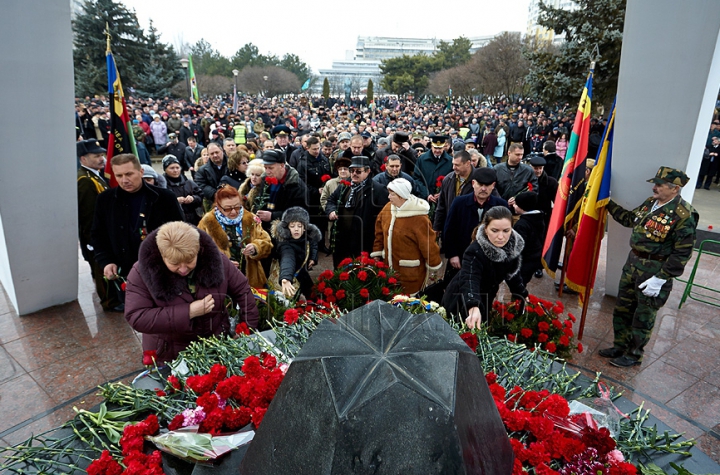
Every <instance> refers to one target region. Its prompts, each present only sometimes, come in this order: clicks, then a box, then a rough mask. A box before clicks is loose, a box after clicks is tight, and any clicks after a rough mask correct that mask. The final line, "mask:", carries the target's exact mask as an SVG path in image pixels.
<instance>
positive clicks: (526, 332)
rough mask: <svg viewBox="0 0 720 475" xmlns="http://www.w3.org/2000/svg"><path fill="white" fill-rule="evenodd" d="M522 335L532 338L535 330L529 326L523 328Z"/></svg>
mask: <svg viewBox="0 0 720 475" xmlns="http://www.w3.org/2000/svg"><path fill="white" fill-rule="evenodd" d="M520 335H522V337H523V338H530V337H531V336H533V331H532V330H530V329H529V328H523V329H522V330H520Z"/></svg>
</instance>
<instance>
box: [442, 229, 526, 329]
mask: <svg viewBox="0 0 720 475" xmlns="http://www.w3.org/2000/svg"><path fill="white" fill-rule="evenodd" d="M524 246H525V242H524V241H523V238H522V237H521V236H520V235H519V234H518V233H517V232H515V231H514V230H513V233H512V235H511V237H510V239H509V240H508V242H507V244H505V246H503V247H497V246H495V245H493V244H492V243H491V242H490V241H489V240H488V238H487V236H486V235H485V226H484V225H481V226H480V227H479V228H478V231H477V234H476V235H475V241H473V243H472V244H470V246H469V247H468V248H467V251H465V254H464V255H463V261H462V268H461V269H460V272H458V274H457V275H456V276H455V277H453V279H452V281H450V284H448V287H447V289H446V290H445V296H444V297H443V300H442V306H443V307H445V308H446V309H447V310H448V312H451V313H455V314H459V315H460V316H461V318H462V319H463V321H464V320H465V318H467V313H468V310H470V309H471V308H473V307H478V309H479V310H480V315H481V316H482V319H483V320H485V321H487V318H488V316H489V311H490V309H491V308H492V303H493V301H494V300H495V297H496V296H497V293H498V290H499V289H500V284H501V283H502V282H503V281H505V282H507V284H508V287H509V288H510V292H512V294H513V295H517V296H522V297H523V298H525V297H527V295H528V292H527V290H526V289H525V286H524V285H523V282H522V277H520V264H521V261H522V258H521V257H520V255H521V253H522V250H523V247H524Z"/></svg>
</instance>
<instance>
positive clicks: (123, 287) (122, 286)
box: [120, 282, 127, 292]
mask: <svg viewBox="0 0 720 475" xmlns="http://www.w3.org/2000/svg"><path fill="white" fill-rule="evenodd" d="M126 289H127V282H123V283H122V284H120V290H122V291H123V292H125V290H126Z"/></svg>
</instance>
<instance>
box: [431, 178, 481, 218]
mask: <svg viewBox="0 0 720 475" xmlns="http://www.w3.org/2000/svg"><path fill="white" fill-rule="evenodd" d="M472 192H473V187H472V170H471V174H470V176H468V177H467V179H466V180H465V183H463V184H462V186H461V187H460V194H459V195H458V196H462V195H468V194H472ZM454 200H455V172H454V171H452V172H450V173H449V174H448V175H447V176H446V177H445V179H444V180H443V181H442V186H441V187H440V198H439V199H438V202H437V208H435V218H434V220H433V229H434V230H435V231H436V232H442V231H443V229H445V219H446V218H447V214H448V211H450V206H451V205H452V202H453V201H454Z"/></svg>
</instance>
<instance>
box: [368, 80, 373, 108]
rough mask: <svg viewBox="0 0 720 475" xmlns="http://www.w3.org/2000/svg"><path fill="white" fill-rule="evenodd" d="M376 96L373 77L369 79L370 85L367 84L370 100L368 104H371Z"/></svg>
mask: <svg viewBox="0 0 720 475" xmlns="http://www.w3.org/2000/svg"><path fill="white" fill-rule="evenodd" d="M374 98H375V93H374V91H373V81H372V79H368V85H367V102H368V104H370V103H371V102H372V101H373V99H374Z"/></svg>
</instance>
